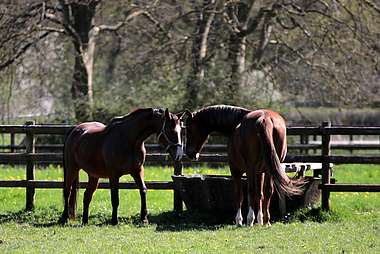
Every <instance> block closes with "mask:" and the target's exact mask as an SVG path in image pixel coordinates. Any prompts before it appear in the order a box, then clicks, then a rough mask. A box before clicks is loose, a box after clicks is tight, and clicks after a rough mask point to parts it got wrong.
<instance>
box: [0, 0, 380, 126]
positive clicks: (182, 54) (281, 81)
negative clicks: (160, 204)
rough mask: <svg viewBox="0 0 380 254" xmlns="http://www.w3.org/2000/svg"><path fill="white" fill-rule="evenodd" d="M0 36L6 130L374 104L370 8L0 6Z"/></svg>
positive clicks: (378, 29) (169, 1) (37, 0)
mask: <svg viewBox="0 0 380 254" xmlns="http://www.w3.org/2000/svg"><path fill="white" fill-rule="evenodd" d="M0 35H1V36H0V73H1V75H0V91H1V92H0V117H1V118H2V119H5V118H7V117H12V115H13V116H15V115H20V114H38V113H55V114H58V118H60V119H64V118H65V119H66V118H72V119H76V120H77V121H83V120H89V119H99V118H100V119H101V120H102V118H104V119H107V118H108V117H109V116H112V115H116V114H123V113H126V112H128V111H130V110H131V109H133V108H135V107H145V106H149V107H152V106H162V107H169V108H171V109H172V110H182V109H185V108H189V109H195V108H197V107H199V106H204V105H210V104H216V103H228V104H235V105H240V106H245V107H250V108H256V107H284V106H285V107H293V106H300V105H302V106H333V107H364V106H375V105H376V103H378V102H379V101H380V64H379V60H380V5H379V3H378V2H377V1H375V0H307V1H305V0H280V1H278V0H192V1H176V0H158V1H130V0H128V1H127V0H111V1H101V0H49V1H48V0H45V1H43V0H33V1H23V0H13V1H2V2H1V3H0ZM41 103H42V104H43V105H42V106H41ZM22 105H23V106H22Z"/></svg>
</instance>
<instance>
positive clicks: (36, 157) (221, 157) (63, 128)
mask: <svg viewBox="0 0 380 254" xmlns="http://www.w3.org/2000/svg"><path fill="white" fill-rule="evenodd" d="M71 128H72V126H69V125H35V124H34V123H33V122H28V123H27V124H25V125H2V126H0V133H9V134H10V135H11V138H10V143H11V144H10V145H5V146H2V147H0V150H1V149H9V150H8V151H10V152H2V153H0V164H24V165H26V179H25V180H17V181H15V180H0V187H23V188H26V193H27V194H26V208H27V209H32V208H33V206H34V192H35V188H62V186H63V183H62V181H41V180H38V181H37V180H35V179H34V174H35V173H34V171H35V169H34V166H35V165H36V164H39V163H57V164H60V163H62V159H63V158H62V152H49V153H47V152H38V150H40V149H41V150H43V149H46V150H49V149H59V150H60V151H62V147H63V146H62V144H56V145H36V144H35V137H36V136H37V135H46V134H48V135H65V134H66V133H67V132H68V131H69V130H70V129H71ZM15 134H25V142H24V144H23V145H18V146H17V145H15V138H14V135H15ZM287 135H289V136H300V137H301V138H300V142H301V144H291V145H289V147H288V148H289V150H290V151H292V150H294V149H295V150H300V151H303V150H305V151H306V153H302V154H301V155H292V154H289V155H288V156H287V157H286V159H285V163H320V164H321V166H322V167H321V171H320V172H318V173H321V175H322V184H321V186H320V188H321V190H322V208H323V209H325V210H328V209H329V195H330V192H333V191H357V192H360V191H371V192H372V191H376V192H378V191H380V185H377V184H372V185H368V184H332V183H331V179H330V177H331V174H332V171H331V167H330V165H331V163H334V164H343V163H344V164H351V163H357V164H380V155H376V156H356V155H355V156H354V155H331V150H332V149H347V150H350V151H351V150H354V149H355V150H356V149H366V150H376V149H379V150H380V144H360V145H355V144H332V143H331V136H332V135H377V136H380V127H334V126H331V124H329V123H323V124H322V125H321V126H320V127H288V129H287ZM307 135H313V136H320V137H321V143H320V144H308V143H307V142H305V140H307V138H306V139H305V138H304V137H305V136H307ZM310 149H314V151H316V149H318V150H320V154H314V155H309V154H308V152H307V151H308V150H310ZM36 150H37V152H36ZM59 150H58V151H59ZM43 151H45V150H43ZM55 151H57V150H55ZM147 151H148V154H147V158H146V161H147V162H148V163H158V164H166V165H170V164H173V163H172V162H171V160H170V158H169V156H168V155H167V154H162V153H160V152H159V151H160V150H159V146H158V145H147ZM227 159H228V158H227V155H226V145H225V144H219V145H207V146H206V147H205V149H204V151H203V153H202V154H201V157H200V159H199V161H197V162H193V161H190V160H188V159H187V158H186V157H185V158H184V160H183V162H182V163H176V164H175V165H173V166H174V174H175V175H180V174H182V164H184V165H186V164H190V165H191V164H193V163H227V161H228V160H227ZM287 169H289V171H294V170H292V168H291V167H289V168H287ZM86 184H87V183H83V182H81V183H80V187H81V188H83V187H85V186H86ZM146 185H147V187H148V188H149V189H159V190H172V189H173V183H172V182H171V181H148V182H146ZM99 188H109V184H108V183H105V182H101V183H100V184H99ZM120 188H125V189H135V188H136V185H135V184H134V183H133V182H124V183H120ZM174 209H175V210H176V211H180V210H182V201H181V200H180V198H179V195H178V193H176V191H175V192H174Z"/></svg>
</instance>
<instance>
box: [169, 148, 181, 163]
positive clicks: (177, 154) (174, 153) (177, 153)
mask: <svg viewBox="0 0 380 254" xmlns="http://www.w3.org/2000/svg"><path fill="white" fill-rule="evenodd" d="M169 153H170V156H171V157H172V159H173V160H174V161H180V160H181V159H182V157H183V149H182V146H179V145H178V146H173V147H171V148H170V149H169Z"/></svg>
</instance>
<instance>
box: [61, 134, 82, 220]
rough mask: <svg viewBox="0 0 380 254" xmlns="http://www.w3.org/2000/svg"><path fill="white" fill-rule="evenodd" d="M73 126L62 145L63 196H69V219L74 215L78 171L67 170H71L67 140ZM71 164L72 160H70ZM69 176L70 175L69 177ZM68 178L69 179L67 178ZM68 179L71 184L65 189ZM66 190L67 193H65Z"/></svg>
mask: <svg viewBox="0 0 380 254" xmlns="http://www.w3.org/2000/svg"><path fill="white" fill-rule="evenodd" d="M74 129H75V127H73V128H72V129H70V130H69V131H68V133H67V134H66V136H65V140H64V147H63V197H64V199H65V196H66V195H68V197H67V198H69V216H70V218H71V219H74V218H75V217H76V203H77V192H78V181H79V171H78V172H75V174H74V172H68V171H69V170H73V169H72V168H70V167H69V165H70V161H69V160H70V159H69V156H70V155H69V151H68V150H69V145H68V141H69V140H70V137H71V136H72V133H73V131H74ZM71 164H72V162H71ZM69 176H70V177H69ZM69 178H70V179H69ZM68 181H72V183H71V186H70V187H69V188H68V189H67V190H66V185H67V183H68ZM66 192H68V193H66Z"/></svg>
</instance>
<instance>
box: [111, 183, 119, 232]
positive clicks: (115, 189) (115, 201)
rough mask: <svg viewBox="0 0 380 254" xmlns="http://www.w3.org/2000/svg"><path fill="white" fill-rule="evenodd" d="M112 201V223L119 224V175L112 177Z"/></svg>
mask: <svg viewBox="0 0 380 254" xmlns="http://www.w3.org/2000/svg"><path fill="white" fill-rule="evenodd" d="M110 185H111V201H112V219H111V224H112V225H117V223H118V220H117V209H118V207H119V177H110Z"/></svg>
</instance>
